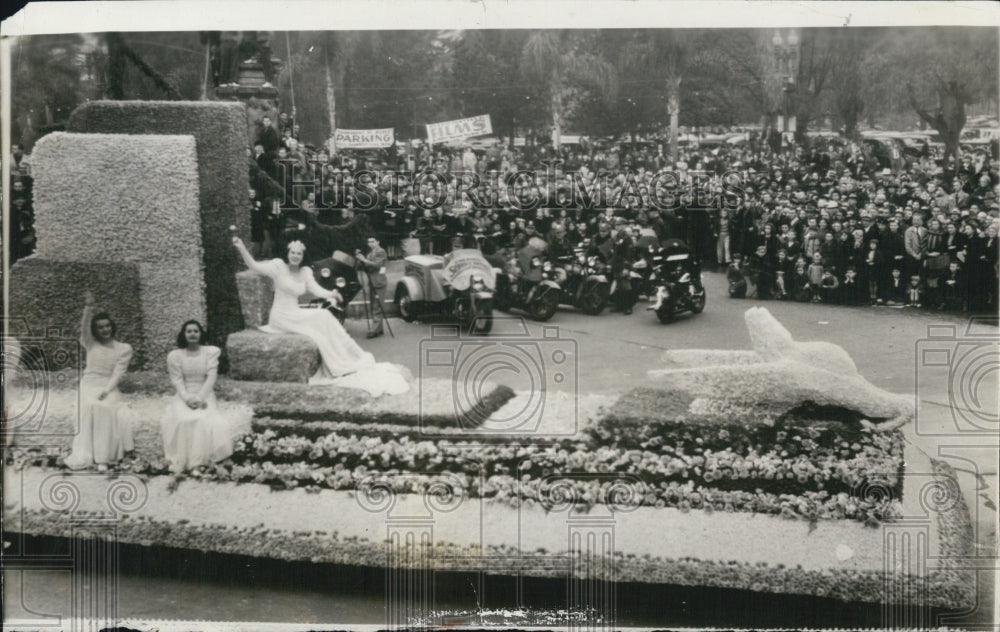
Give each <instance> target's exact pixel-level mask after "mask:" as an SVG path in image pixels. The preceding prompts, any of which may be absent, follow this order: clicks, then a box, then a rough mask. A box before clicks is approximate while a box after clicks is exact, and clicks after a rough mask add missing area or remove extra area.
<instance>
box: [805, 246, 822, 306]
mask: <svg viewBox="0 0 1000 632" xmlns="http://www.w3.org/2000/svg"><path fill="white" fill-rule="evenodd" d="M808 275H809V295H810V297H811V298H812V302H813V303H819V302H820V301H822V300H823V298H822V296H820V286H821V285H822V284H823V255H822V254H820V252H819V251H816V252H813V255H812V263H810V264H809V270H808Z"/></svg>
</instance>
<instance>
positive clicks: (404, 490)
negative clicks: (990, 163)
mask: <svg viewBox="0 0 1000 632" xmlns="http://www.w3.org/2000/svg"><path fill="white" fill-rule="evenodd" d="M209 477H212V478H216V479H219V480H229V481H236V482H253V483H260V484H266V485H270V486H272V487H276V488H295V487H304V488H306V489H307V490H309V491H317V492H318V491H320V490H321V489H331V490H350V491H356V492H357V493H358V494H359V495H361V494H363V493H365V492H364V490H365V489H371V488H373V487H381V488H382V489H386V490H387V489H391V490H392V491H393V492H395V493H398V494H435V495H439V494H440V493H441V490H442V489H447V490H449V491H448V494H447V496H448V497H449V498H450V499H451V502H461V501H462V500H463V499H464V500H468V499H472V498H482V499H487V500H490V501H492V502H501V503H505V504H508V505H511V506H520V505H522V504H524V505H529V506H530V505H539V506H541V507H542V508H545V509H550V510H551V509H553V508H570V507H572V508H573V509H574V510H577V511H586V510H588V509H589V507H591V506H593V505H595V504H607V505H612V506H617V507H618V508H619V509H620V510H627V509H630V508H634V507H638V506H650V507H674V508H677V509H680V510H681V511H689V510H691V509H701V510H706V511H733V512H735V511H739V512H753V513H764V514H776V515H781V516H785V517H789V518H804V519H808V520H825V519H844V518H849V519H856V520H862V521H865V522H866V523H873V522H878V521H884V520H891V519H893V518H895V517H898V516H899V515H900V513H899V510H900V505H899V502H898V501H897V500H896V496H895V495H894V494H893V493H892V492H891V491H889V489H888V488H885V491H884V493H878V494H872V493H871V490H872V489H873V488H874V487H877V484H876V483H873V482H870V481H865V484H864V485H861V486H858V487H857V489H863V490H864V491H865V494H863V495H855V494H851V493H847V492H840V493H836V494H833V493H830V492H827V491H824V490H820V491H803V492H799V493H794V494H790V493H786V494H775V493H770V492H766V491H763V490H762V489H759V488H758V489H756V490H754V491H740V490H729V491H727V490H720V489H715V488H711V487H707V486H704V485H700V484H698V483H696V482H695V481H692V480H688V481H685V482H678V481H660V482H659V483H657V484H653V483H650V482H647V481H642V480H638V479H636V478H634V477H631V476H628V475H612V476H607V477H602V478H583V477H574V476H567V475H564V474H553V475H550V476H547V477H531V476H528V475H523V476H521V477H515V476H511V475H506V474H496V475H492V476H484V475H477V474H471V473H468V472H442V473H414V472H404V471H398V470H378V471H374V472H373V471H372V470H370V469H369V468H368V467H366V466H364V465H358V466H356V467H355V468H353V469H349V468H347V467H344V466H343V465H341V464H337V465H334V466H323V467H316V466H315V465H314V464H311V463H308V462H298V463H272V462H269V461H265V462H252V463H243V464H237V463H231V462H227V463H224V464H220V465H219V466H218V467H217V468H216V469H215V470H214V471H213V472H210V473H209ZM456 499H457V500H456Z"/></svg>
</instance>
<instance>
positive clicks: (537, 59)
mask: <svg viewBox="0 0 1000 632" xmlns="http://www.w3.org/2000/svg"><path fill="white" fill-rule="evenodd" d="M584 37H585V34H583V33H581V32H580V31H570V30H544V31H534V32H533V33H531V34H530V35H529V36H528V39H527V41H526V42H525V43H524V48H523V49H522V51H521V70H522V73H523V74H524V75H525V77H526V78H528V79H529V80H537V81H539V82H540V83H543V84H545V85H546V86H547V88H548V92H549V95H548V96H549V109H550V112H551V115H552V145H553V147H555V149H556V150H558V149H559V147H560V137H561V135H562V130H563V124H564V122H565V111H564V108H563V96H564V95H565V91H566V89H567V88H568V87H570V86H571V85H572V84H574V83H579V84H582V85H585V86H589V87H594V88H597V89H598V90H599V91H600V92H601V93H602V94H603V95H605V96H606V97H607V98H610V97H611V96H612V95H613V94H614V93H615V92H616V89H617V77H616V74H615V70H614V67H613V66H612V65H611V64H610V63H608V62H607V60H605V59H603V58H602V57H600V56H599V55H596V54H594V53H592V52H588V51H586V50H584Z"/></svg>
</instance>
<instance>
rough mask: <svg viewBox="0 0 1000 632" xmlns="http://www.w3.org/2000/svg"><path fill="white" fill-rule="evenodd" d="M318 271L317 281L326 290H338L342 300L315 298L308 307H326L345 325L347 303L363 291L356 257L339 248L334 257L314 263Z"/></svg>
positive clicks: (313, 266) (314, 267) (314, 268)
mask: <svg viewBox="0 0 1000 632" xmlns="http://www.w3.org/2000/svg"><path fill="white" fill-rule="evenodd" d="M311 267H312V269H313V270H315V271H316V282H317V283H319V285H320V287H322V288H323V289H325V290H337V292H339V293H340V296H341V298H342V299H343V300H342V301H331V300H328V299H319V298H317V299H313V300H312V301H311V302H310V303H309V304H308V305H307V307H313V308H320V309H326V310H327V311H329V312H330V313H331V314H333V315H334V317H335V318H336V319H337V320H339V321H340V324H341V325H343V324H344V321H345V320H346V318H347V305H348V304H350V302H351V301H352V300H353V299H354V297H355V296H356V295H357V294H358V292H360V291H361V282H360V280H359V279H358V272H357V266H356V264H355V261H354V257H352V256H351V255H349V254H347V253H345V252H342V251H340V250H337V251H336V252H334V253H333V256H332V257H329V258H327V259H321V260H319V261H316V262H314V263H313V264H312V266H311Z"/></svg>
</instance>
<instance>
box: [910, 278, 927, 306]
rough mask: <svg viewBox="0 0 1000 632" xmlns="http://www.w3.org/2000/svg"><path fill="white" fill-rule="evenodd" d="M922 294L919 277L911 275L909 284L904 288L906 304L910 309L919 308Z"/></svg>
mask: <svg viewBox="0 0 1000 632" xmlns="http://www.w3.org/2000/svg"><path fill="white" fill-rule="evenodd" d="M923 293H924V292H923V288H922V287H921V285H920V275H919V274H914V275H911V276H910V284H909V285H908V286H907V287H906V304H907V305H909V306H910V307H920V305H921V303H920V301H921V299H922V298H923Z"/></svg>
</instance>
